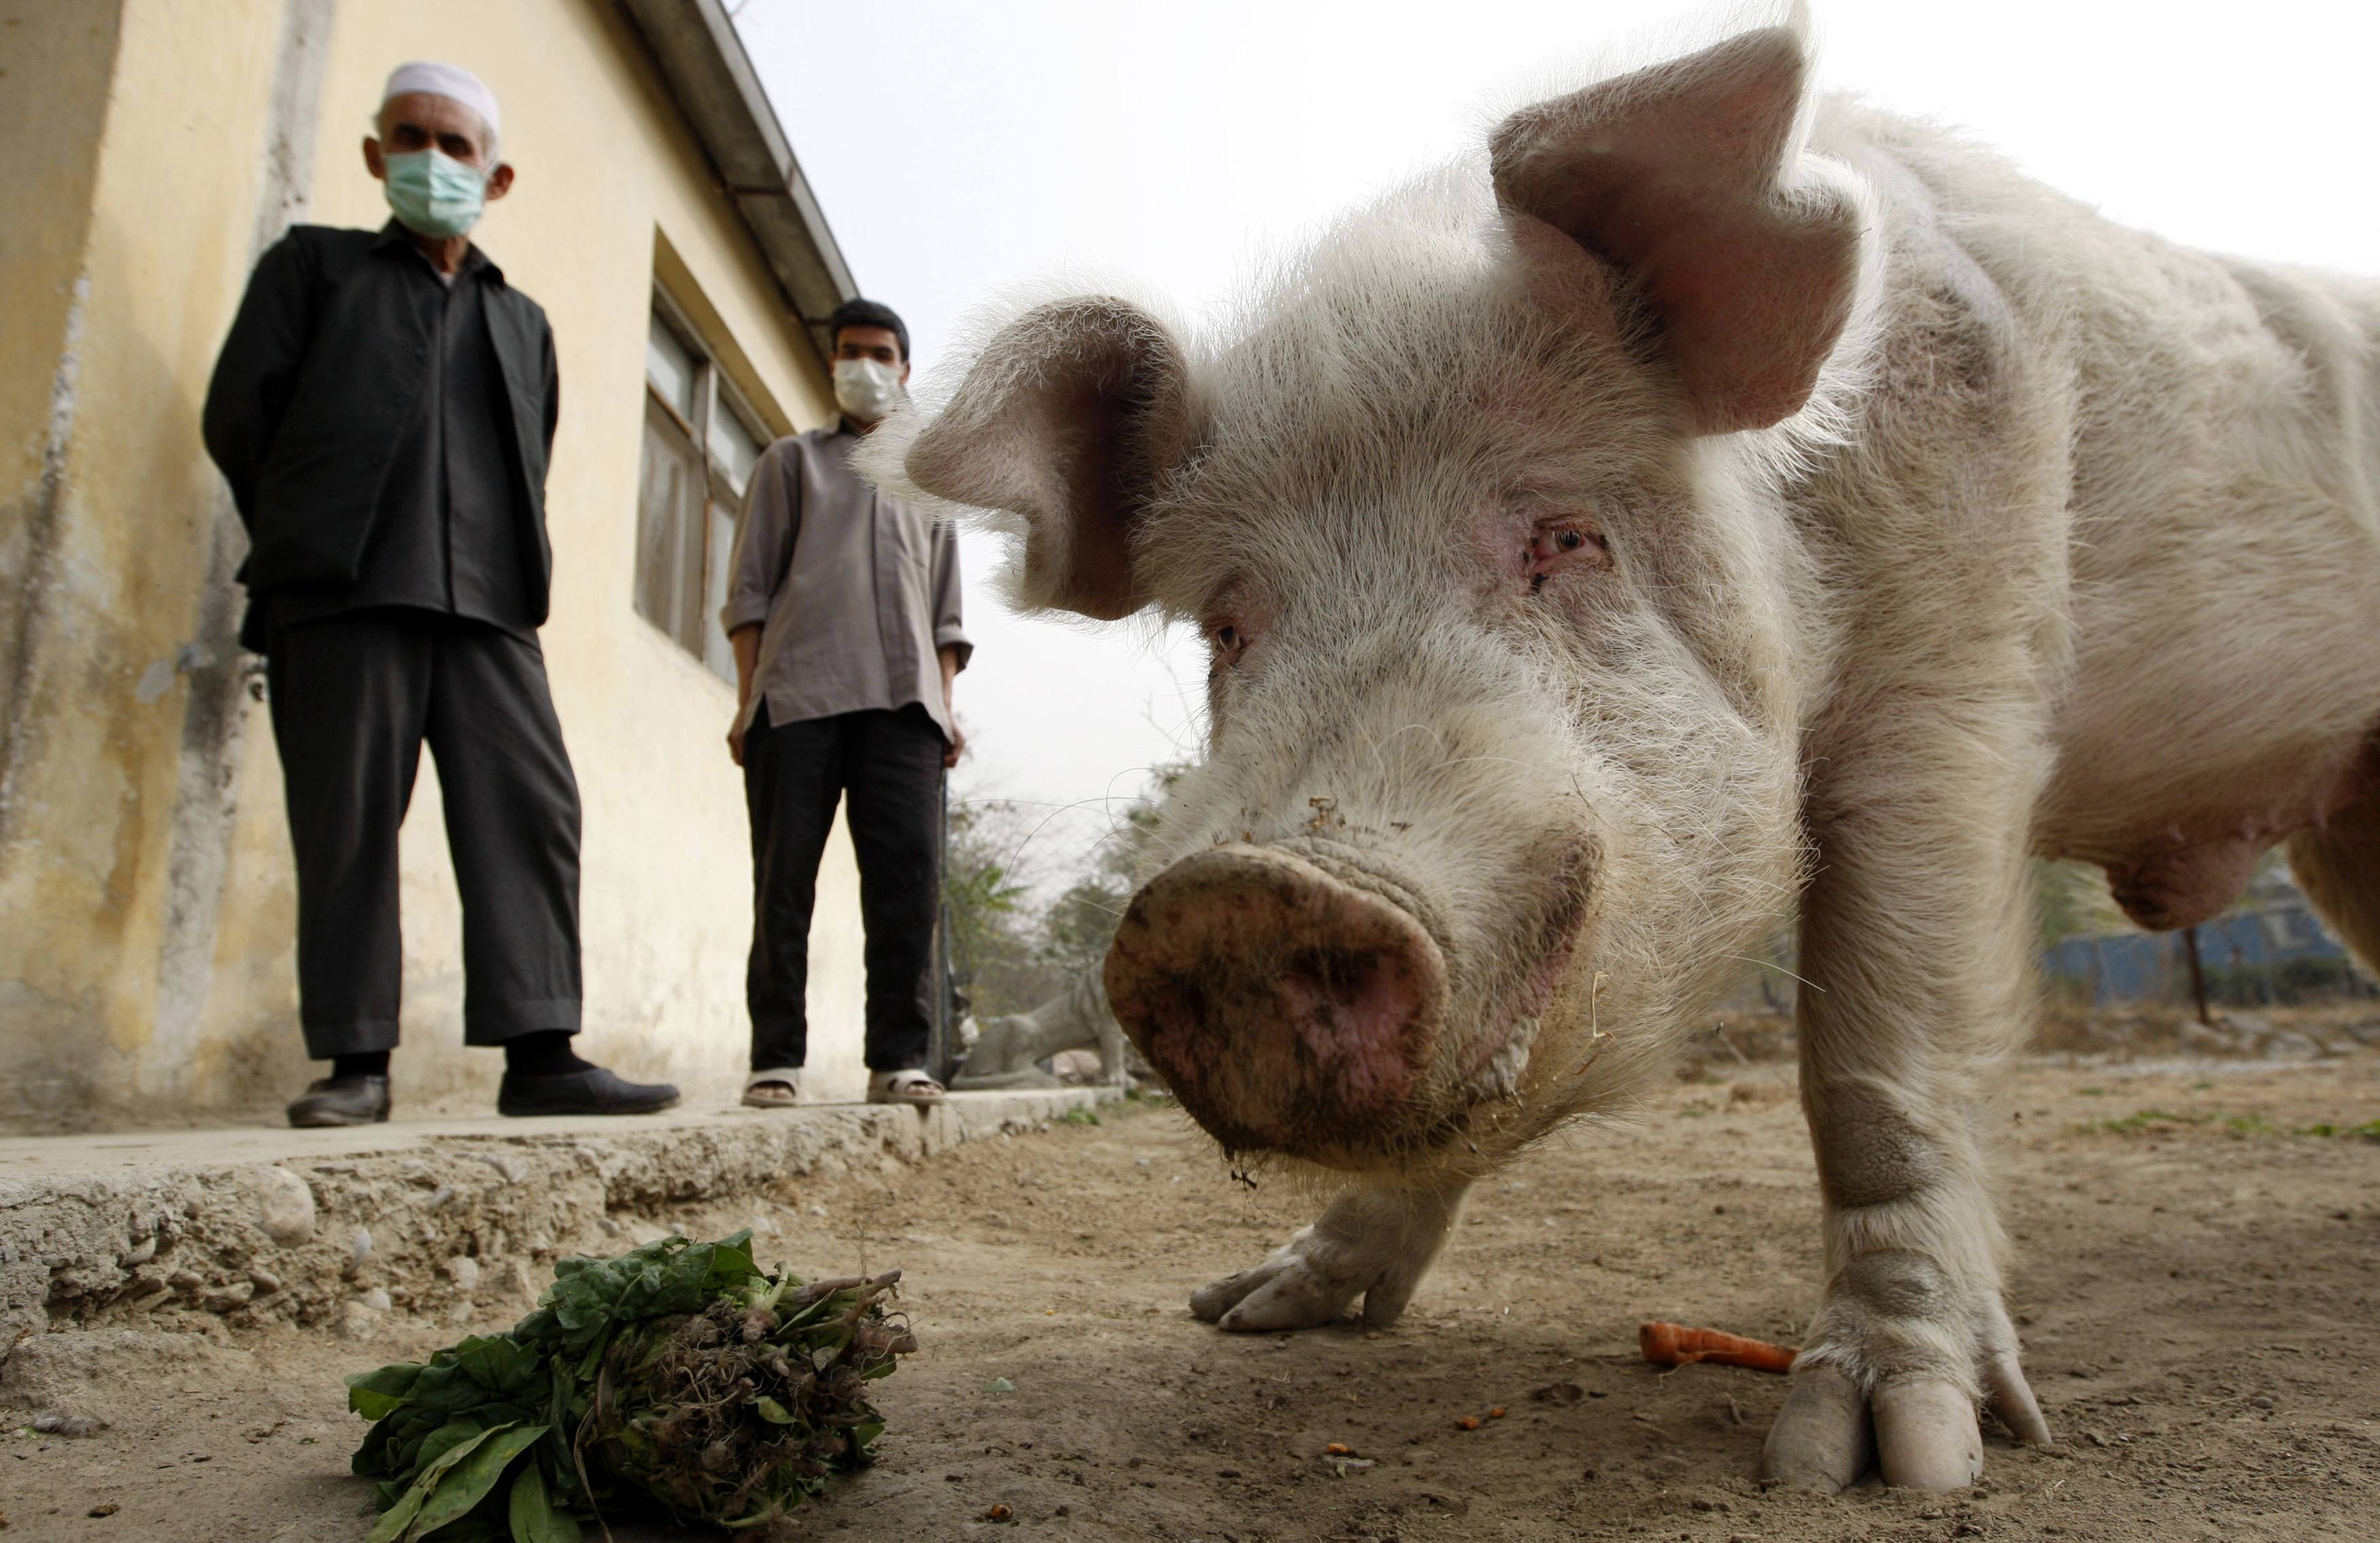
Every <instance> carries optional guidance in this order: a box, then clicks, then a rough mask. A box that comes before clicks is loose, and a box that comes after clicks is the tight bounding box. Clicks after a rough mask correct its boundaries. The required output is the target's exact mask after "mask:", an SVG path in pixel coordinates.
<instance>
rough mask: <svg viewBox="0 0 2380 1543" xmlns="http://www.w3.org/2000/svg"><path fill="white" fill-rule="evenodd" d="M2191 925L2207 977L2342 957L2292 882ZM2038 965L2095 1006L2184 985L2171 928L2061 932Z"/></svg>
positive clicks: (2186, 969)
mask: <svg viewBox="0 0 2380 1543" xmlns="http://www.w3.org/2000/svg"><path fill="white" fill-rule="evenodd" d="M2194 930H2195V931H2196V932H2197V933H2198V957H2199V962H2200V963H2201V964H2202V965H2203V966H2204V967H2205V969H2206V972H2207V974H2208V975H2209V976H2210V977H2216V976H2219V975H2221V974H2224V973H2227V972H2236V971H2240V970H2245V969H2253V968H2258V967H2262V966H2273V965H2278V964H2282V963H2285V962H2286V961H2289V960H2291V959H2322V960H2338V961H2340V962H2342V964H2343V963H2344V961H2345V960H2346V958H2347V951H2346V950H2345V949H2344V948H2342V947H2340V946H2339V944H2338V940H2336V939H2334V938H2333V937H2332V936H2331V935H2330V933H2329V932H2328V931H2326V930H2325V929H2324V928H2323V925H2322V919H2321V918H2320V917H2316V916H2315V915H2314V914H2313V907H2311V906H2310V905H2307V904H2306V900H2305V896H2304V895H2302V894H2301V893H2298V891H2297V889H2296V887H2295V886H2294V885H2275V886H2272V887H2270V888H2268V889H2265V892H2264V893H2259V894H2258V895H2256V896H2255V897H2254V898H2253V899H2252V900H2250V901H2249V902H2248V903H2247V904H2246V905H2243V906H2242V907H2241V908H2240V909H2239V910H2236V911H2232V912H2230V913H2228V914H2227V915H2224V916H2221V917H2216V919H2214V920H2213V921H2209V922H2204V923H2202V924H2200V925H2199V926H2198V927H2197V928H2196V929H2194ZM2042 968H2043V971H2044V973H2046V975H2047V976H2048V977H2049V978H2050V979H2051V980H2052V981H2053V982H2056V983H2058V984H2060V985H2064V986H2066V987H2068V988H2069V989H2070V990H2074V991H2075V992H2076V993H2077V994H2078V995H2079V994H2085V993H2087V994H2088V997H2089V999H2090V1001H2091V1002H2093V1003H2094V1004H2095V1005H2096V1004H2103V1003H2106V1002H2143V1001H2154V1000H2161V999H2168V998H2174V997H2180V996H2185V995H2187V994H2188V991H2189V989H2190V987H2189V980H2190V966H2189V964H2188V963H2187V961H2186V959H2185V956H2184V954H2183V944H2182V935H2181V934H2180V933H2179V932H2123V933H2117V934H2112V935H2108V936H2104V937H2092V938H2069V939H2067V940H2066V941H2065V942H2062V943H2059V944H2058V946H2057V947H2055V948H2052V949H2051V950H2050V951H2049V953H2048V954H2047V955H2046V957H2045V958H2044V960H2043V961H2042Z"/></svg>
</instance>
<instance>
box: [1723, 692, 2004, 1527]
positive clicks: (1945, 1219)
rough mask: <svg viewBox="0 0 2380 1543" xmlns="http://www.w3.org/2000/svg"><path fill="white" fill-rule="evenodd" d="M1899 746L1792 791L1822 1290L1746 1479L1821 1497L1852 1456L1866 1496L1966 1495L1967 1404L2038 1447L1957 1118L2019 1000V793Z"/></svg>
mask: <svg viewBox="0 0 2380 1543" xmlns="http://www.w3.org/2000/svg"><path fill="white" fill-rule="evenodd" d="M1898 727H1899V729H1900V743H1899V744H1898V745H1897V746H1894V747H1882V748H1879V749H1878V751H1877V752H1876V753H1874V754H1872V755H1870V756H1868V757H1865V758H1861V757H1849V758H1841V759H1836V760H1835V762H1834V763H1833V764H1834V767H1835V768H1836V770H1834V771H1831V772H1829V773H1828V776H1827V779H1826V780H1827V782H1828V784H1831V785H1828V786H1826V787H1821V788H1814V789H1813V805H1814V808H1815V809H1816V810H1817V817H1815V818H1814V820H1813V825H1814V829H1815V833H1816V834H1817V835H1818V838H1819V844H1820V848H1821V850H1820V853H1819V859H1818V877H1817V879H1816V880H1815V881H1813V883H1812V885H1811V887H1810V890H1809V893H1807V894H1806V896H1805V897H1804V900H1803V923H1802V954H1801V961H1800V968H1801V969H1802V970H1803V973H1804V975H1805V976H1806V978H1807V980H1808V985H1807V987H1806V988H1805V989H1804V990H1803V992H1802V996H1801V1002H1800V1007H1799V1012H1798V1014H1797V1016H1798V1022H1799V1027H1800V1030H1801V1038H1802V1098H1803V1111H1804V1112H1805V1113H1806V1114H1807V1115H1808V1117H1809V1122H1810V1136H1811V1141H1812V1144H1813V1145H1814V1146H1815V1148H1816V1149H1817V1159H1818V1179H1819V1186H1820V1189H1821V1192H1822V1194H1823V1196H1824V1199H1825V1203H1826V1269H1827V1280H1826V1285H1825V1290H1824V1293H1823V1294H1822V1297H1821V1301H1820V1304H1819V1307H1818V1311H1817V1314H1816V1316H1815V1318H1813V1319H1812V1321H1811V1324H1810V1328H1809V1332H1808V1334H1807V1335H1806V1336H1805V1338H1804V1340H1803V1350H1802V1354H1801V1355H1800V1357H1799V1358H1798V1360H1797V1361H1796V1364H1795V1367H1794V1381H1793V1390H1792V1391H1791V1394H1790V1395H1789V1397H1788V1399H1787V1401H1786V1403H1785V1407H1784V1409H1783V1410H1782V1411H1781V1412H1780V1413H1779V1415H1778V1417H1777V1423H1776V1425H1775V1426H1774V1427H1773V1428H1771V1430H1770V1432H1769V1436H1768V1444H1767V1454H1766V1455H1767V1461H1766V1466H1767V1472H1768V1474H1769V1476H1771V1477H1772V1478H1777V1479H1782V1480H1785V1481H1788V1482H1791V1483H1795V1484H1800V1485H1804V1486H1808V1487H1811V1488H1820V1489H1826V1490H1834V1489H1840V1488H1843V1487H1844V1486H1846V1485H1848V1484H1850V1483H1852V1481H1853V1480H1855V1479H1856V1478H1858V1477H1859V1476H1860V1475H1861V1474H1862V1473H1863V1472H1864V1471H1865V1470H1866V1469H1867V1468H1868V1466H1869V1465H1870V1464H1871V1461H1872V1462H1873V1464H1874V1465H1875V1466H1876V1468H1878V1469H1879V1470H1880V1471H1881V1472H1882V1475H1883V1477H1884V1481H1885V1482H1886V1483H1887V1484H1894V1485H1902V1486H1907V1487H1909V1488H1919V1489H1934V1490H1943V1489H1956V1488H1964V1487H1966V1486H1968V1485H1971V1484H1973V1483H1974V1482H1975V1481H1976V1479H1977V1478H1978V1477H1979V1476H1981V1475H1982V1472H1983V1441H1982V1436H1981V1432H1980V1430H1979V1428H1978V1426H1977V1411H1978V1407H1979V1406H1980V1405H1981V1404H1983V1403H1986V1402H1988V1403H1991V1404H1993V1405H1995V1406H1996V1407H1997V1409H1998V1413H1999V1415H2000V1417H2001V1418H2002V1419H2003V1420H2005V1421H2006V1422H2007V1424H2008V1426H2009V1428H2010V1429H2012V1430H2013V1431H2014V1432H2015V1433H2016V1434H2017V1435H2018V1436H2019V1437H2020V1438H2022V1439H2023V1440H2026V1441H2028V1442H2034V1443H2037V1444H2047V1442H2048V1441H2049V1439H2050V1437H2049V1430H2048V1428H2047V1426H2046V1424H2044V1422H2043V1420H2042V1417H2041V1411H2040V1407H2039V1406H2038V1405H2037V1404H2036V1403H2034V1397H2033V1393H2032V1391H2031V1390H2029V1389H2028V1388H2027V1387H2026V1386H2025V1380H2024V1374H2023V1372H2022V1370H2021V1369H2020V1368H2019V1366H2018V1360H2017V1342H2016V1333H2015V1330H2013V1329H2012V1328H2011V1327H2010V1322H2009V1318H2008V1313H2007V1310H2006V1308H2005V1307H2004V1306H2002V1304H2001V1297H2000V1266H1999V1245H2000V1229H1999V1222H1998V1217H1997V1215H1996V1214H1995V1210H1994V1207H1993V1203H1992V1197H1991V1194H1990V1185H1989V1181H1988V1174H1987V1172H1986V1169H1985V1159H1984V1152H1983V1148H1982V1143H1981V1140H1980V1136H1979V1131H1978V1111H1977V1107H1976V1106H1977V1101H1978V1097H1979V1093H1980V1088H1979V1084H1980V1083H1981V1082H1982V1080H1983V1079H1984V1078H1985V1075H1987V1074H1988V1073H1990V1072H1991V1071H1992V1070H1993V1067H1994V1063H1997V1062H1998V1059H1999V1058H2000V1057H2001V1056H2002V1055H2003V1054H2004V1053H2005V1052H2006V1050H2007V1047H2008V1046H2009V1044H2010V1041H2011V1040H2012V1039H2014V1038H2015V1036H2016V1033H2017V1028H2018V1025H2019V1024H2020V1023H2021V1021H2022V1012H2023V1009H2024V1003H2025V1000H2026V999H2025V995H2024V993H2025V991H2026V988H2027V983H2028V980H2029V974H2028V961H2027V952H2026V945H2027V943H2028V942H2029V940H2030V937H2031V929H2030V927H2029V925H2028V917H2027V911H2026V895H2025V888H2024V872H2025V869H2024V852H2023V848H2022V837H2023V832H2024V831H2025V829H2026V824H2027V820H2026V815H2027V809H2026V808H2025V806H2024V802H2023V800H2024V797H2025V796H2026V783H2027V779H2026V778H2024V777H2023V776H2022V774H2017V775H2011V774H2010V772H2011V770H2012V769H2014V770H2016V771H2017V772H2020V773H2021V772H2022V769H2023V768H2024V767H2025V765H2026V764H2027V761H2028V759H2029V758H2028V756H2027V755H2026V754H2025V752H2024V751H2023V750H2022V749H2021V748H2020V749H2012V750H2011V751H2010V752H2009V753H2007V754H2005V755H2003V756H1999V757H1980V756H1976V755H1975V754H1974V747H1975V746H1976V745H1977V743H1978V742H1979V741H1983V740H1985V738H1986V736H1985V735H1983V734H1981V733H1977V732H1973V731H1975V730H1977V729H1978V728H1979V727H1980V725H1977V724H1973V723H1969V724H1966V725H1963V728H1964V729H1966V730H1967V731H1970V732H1968V733H1966V734H1963V735H1961V745H1962V747H1964V748H1965V749H1966V750H1967V751H1968V755H1967V757H1966V759H1967V760H1968V761H1969V762H1971V763H1973V765H1974V766H1975V767H1976V770H1975V771H1973V772H1961V771H1960V767H1961V758H1959V757H1958V756H1957V755H1955V754H1953V753H1950V752H1951V751H1952V750H1953V749H1954V748H1957V747H1951V746H1944V745H1940V744H1938V743H1937V745H1935V746H1934V747H1933V748H1934V749H1936V750H1937V751H1941V752H1943V753H1941V754H1938V755H1934V756H1928V757H1918V758H1907V759H1904V758H1903V757H1902V756H1897V755H1894V754H1893V753H1891V751H1892V749H1895V748H1897V749H1900V750H1903V751H1906V750H1907V749H1908V748H1910V747H1911V741H1913V740H1917V741H1921V742H1922V740H1923V739H1924V737H1925V735H1923V732H1922V730H1921V731H1919V732H1917V733H1911V732H1910V725H1909V724H1908V723H1906V722H1905V721H1904V722H1903V723H1900V725H1898ZM1853 768H1856V770H1853ZM1829 808H1830V809H1831V814H1829V813H1828V809H1829Z"/></svg>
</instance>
